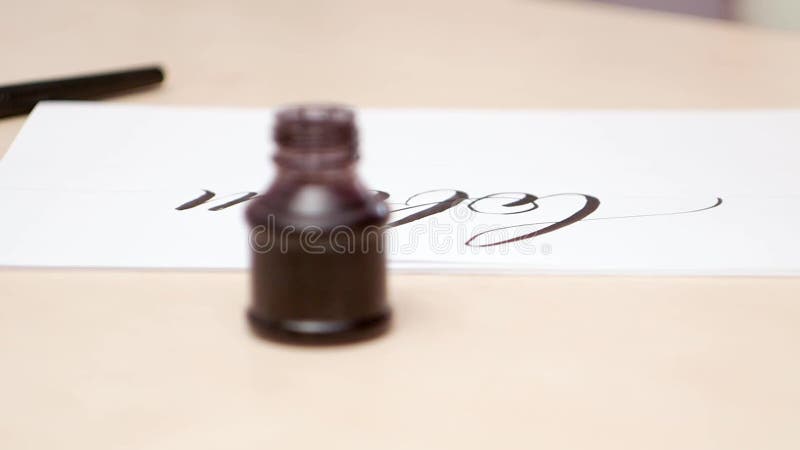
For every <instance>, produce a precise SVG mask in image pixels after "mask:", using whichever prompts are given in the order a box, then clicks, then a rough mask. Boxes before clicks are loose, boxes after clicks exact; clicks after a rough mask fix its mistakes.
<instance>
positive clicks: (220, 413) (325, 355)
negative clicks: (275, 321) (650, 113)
mask: <svg viewBox="0 0 800 450" xmlns="http://www.w3.org/2000/svg"><path fill="white" fill-rule="evenodd" d="M211 3H213V4H211ZM0 55H2V70H0V83H2V82H11V81H17V80H23V79H30V78H36V77H44V76H53V75H64V74H71V73H75V72H83V71H87V70H95V69H106V68H115V67H119V66H126V65H131V64H137V63H145V62H150V61H160V62H163V63H164V64H165V65H166V67H167V69H168V72H169V73H168V80H167V82H166V84H165V86H164V87H163V88H162V89H159V90H156V91H151V92H147V93H144V94H140V95H135V96H130V97H126V98H125V99H124V100H125V101H128V102H141V103H159V104H196V105H260V106H265V105H267V106H268V105H275V104H279V103H284V102H289V101H297V100H315V99H330V100H342V101H347V102H350V103H353V104H356V105H359V106H440V107H448V106H449V107H502V108H662V107H665V108H675V107H699V108H716V107H722V108H729V107H744V108H761V107H797V106H800V89H798V85H797V80H798V79H800V58H798V55H800V35H798V34H790V33H782V32H775V31H768V30H760V29H754V28H746V27H742V26H737V25H733V24H727V23H717V22H710V21H703V20H700V19H693V18H685V17H679V16H669V15H657V14H653V13H646V12H640V11H634V10H625V9H620V10H617V9H614V8H612V7H607V6H603V5H596V4H590V5H582V4H579V3H575V2H557V1H549V2H548V1H542V2H537V1H522V0H515V1H512V0H507V1H506V0H503V1H488V0H487V1H470V0H461V1H456V0H448V1H440V2H430V1H422V0H415V1H406V2H388V1H355V0H349V1H343V2H338V3H337V4H335V5H334V4H333V2H324V1H296V0H295V1H289V0H287V1H283V2H278V1H247V0H230V1H224V2H223V1H219V2H188V1H181V0H168V1H156V0H127V1H117V2H109V1H101V0H85V1H73V2H64V1H61V0H51V1H40V0H35V1H31V0H10V1H7V2H6V4H4V7H3V27H2V28H0ZM21 124H22V120H21V119H13V120H5V121H2V122H0V147H2V148H6V147H7V145H8V144H9V143H10V142H11V140H12V138H13V136H14V135H15V134H16V132H17V131H18V129H19V127H20V126H21ZM1 223H2V221H1V220H0V224H1ZM0 232H2V225H0ZM742 245H744V246H746V245H747V243H746V242H745V243H742ZM798 293H800V280H798V279H765V278H719V279H716V278H683V279H675V278H621V277H608V278H586V277H541V276H538V277H537V276H530V277H488V276H487V277H463V276H393V277H392V279H391V298H392V301H393V304H394V307H395V311H396V321H395V329H394V330H393V332H392V333H391V334H390V335H388V336H386V337H385V338H383V339H380V340H376V341H373V342H370V343H366V344H362V345H354V346H348V347H338V348H327V349H307V348H293V347H287V346H280V345H274V344H270V343H264V342H261V341H257V340H255V339H253V338H252V337H250V336H249V335H248V334H247V331H246V328H245V326H244V320H243V317H242V313H243V308H244V305H245V303H246V301H247V296H248V289H247V275H246V274H245V273H239V272H236V273H219V272H160V271H159V272H140V271H83V270H18V269H6V270H2V271H0V310H1V312H0V447H2V448H4V449H6V448H7V449H50V448H80V449H84V450H88V449H103V450H107V449H110V448H114V449H116V448H122V449H170V450H174V449H182V448H187V449H189V448H191V449H193V450H196V449H220V448H225V449H251V448H252V449H256V448H258V449H261V448H277V449H292V448H322V447H325V448H329V447H334V448H340V447H341V448H348V449H361V448H363V449H409V448H458V449H470V448H475V449H486V448H504V449H512V448H520V449H522V448H525V449H529V448H547V449H588V448H599V449H614V450H619V449H645V448H646V449H662V448H663V449H676V448H681V449H753V448H764V449H796V448H798V446H799V445H800V383H798V380H800V358H798V354H799V353H798V350H800V348H799V347H800V298H798V297H800V296H799V295H798Z"/></svg>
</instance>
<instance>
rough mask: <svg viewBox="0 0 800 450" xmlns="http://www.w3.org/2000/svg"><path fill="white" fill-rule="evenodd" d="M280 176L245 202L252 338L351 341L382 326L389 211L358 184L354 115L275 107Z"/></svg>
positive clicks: (311, 107)
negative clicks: (386, 232)
mask: <svg viewBox="0 0 800 450" xmlns="http://www.w3.org/2000/svg"><path fill="white" fill-rule="evenodd" d="M273 137H274V140H275V143H276V146H277V150H276V152H275V155H274V158H273V159H274V162H275V164H276V168H277V172H276V176H275V178H274V180H273V182H272V184H271V185H270V186H269V187H268V188H267V190H266V192H265V193H263V194H261V195H259V196H257V197H255V198H254V199H253V200H252V201H251V202H250V204H249V205H248V208H247V212H246V217H247V222H248V224H249V226H250V239H249V241H250V248H251V289H252V299H251V303H250V306H249V308H248V311H247V316H248V319H249V322H250V325H251V329H252V330H253V331H254V332H255V333H256V334H258V335H259V336H262V337H266V338H269V339H273V340H278V341H284V342H290V343H300V344H303V343H307V344H327V343H340V342H348V341H357V340H362V339H366V338H370V337H373V336H376V335H379V334H381V333H383V332H384V331H385V330H386V329H387V328H388V324H389V318H390V309H389V306H388V303H387V300H386V255H385V250H386V249H385V246H384V235H383V225H385V224H386V221H387V219H388V215H389V211H388V207H387V205H386V204H385V203H384V202H383V201H382V200H381V199H380V198H379V197H378V196H376V195H375V194H374V193H373V192H371V191H369V190H367V189H366V188H365V187H364V185H363V184H362V183H361V182H360V181H359V179H358V176H357V173H356V170H355V166H356V162H357V160H358V130H357V128H356V124H355V115H354V113H353V112H352V110H350V109H347V108H345V107H340V106H330V105H300V106H295V107H289V108H286V109H282V110H280V111H278V113H277V114H276V116H275V124H274V128H273Z"/></svg>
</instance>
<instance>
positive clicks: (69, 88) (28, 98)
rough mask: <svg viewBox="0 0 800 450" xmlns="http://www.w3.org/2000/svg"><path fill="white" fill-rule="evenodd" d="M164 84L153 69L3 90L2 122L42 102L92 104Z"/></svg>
mask: <svg viewBox="0 0 800 450" xmlns="http://www.w3.org/2000/svg"><path fill="white" fill-rule="evenodd" d="M163 80H164V72H163V71H162V70H161V67H158V66H153V67H141V68H136V69H128V70H120V71H115V72H105V73H98V74H92V75H83V76H77V77H71V78H61V79H51V80H41V81H34V82H31V83H19V84H12V85H8V86H0V118H2V117H9V116H15V115H18V114H26V113H28V112H30V111H31V110H32V109H33V107H34V106H36V103H38V102H39V101H41V100H91V99H97V98H103V97H109V96H112V95H116V94H123V93H126V92H129V91H132V90H136V89H139V88H143V87H145V86H150V85H154V84H158V83H161V82H162V81H163Z"/></svg>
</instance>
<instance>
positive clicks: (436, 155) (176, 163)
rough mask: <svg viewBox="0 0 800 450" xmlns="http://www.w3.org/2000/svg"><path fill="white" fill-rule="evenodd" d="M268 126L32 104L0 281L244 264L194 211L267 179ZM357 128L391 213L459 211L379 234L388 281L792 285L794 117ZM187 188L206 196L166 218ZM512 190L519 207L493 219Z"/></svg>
mask: <svg viewBox="0 0 800 450" xmlns="http://www.w3.org/2000/svg"><path fill="white" fill-rule="evenodd" d="M271 115H272V112H271V111H269V110H259V109H197V108H166V107H146V106H132V105H123V104H114V103H90V102H46V103H42V104H40V105H39V106H38V107H37V108H36V110H35V111H34V112H33V113H32V114H31V116H30V117H29V119H28V121H27V122H26V124H25V126H24V128H23V130H22V131H21V132H20V134H19V136H18V137H17V139H16V140H15V142H14V144H13V145H12V148H11V149H10V150H9V151H8V153H7V155H6V156H5V157H4V158H3V160H2V161H0V211H2V221H1V222H0V265H4V266H34V267H39V266H48V267H52V266H55V267H137V268H210V269H240V268H245V267H247V264H248V246H247V228H246V226H245V224H244V221H243V211H244V207H245V205H246V201H245V202H241V203H238V204H236V205H234V206H231V207H228V208H224V209H221V210H217V211H211V210H209V208H212V207H213V206H215V205H220V204H224V203H225V202H226V201H230V200H232V199H235V198H237V197H238V196H240V195H243V194H245V193H247V192H260V191H262V190H263V188H264V187H265V186H266V184H267V183H268V182H269V180H270V178H271V176H272V174H273V168H272V164H271V161H270V159H269V157H270V155H271V153H272V148H273V147H272V143H271V142H270V139H269V136H268V130H269V128H270V125H271V123H270V122H271ZM359 123H360V129H361V132H362V145H361V148H362V155H363V158H362V162H361V164H360V172H361V174H362V175H363V178H364V179H365V180H366V182H367V184H368V185H369V187H370V188H372V189H376V190H381V191H385V192H387V193H389V194H390V195H391V197H390V198H389V199H388V201H389V202H392V205H391V206H392V208H394V209H400V208H402V207H404V205H403V203H405V202H407V201H408V203H409V204H411V205H420V204H422V203H430V202H436V201H441V200H444V199H445V198H447V197H449V196H451V195H453V192H454V191H456V190H458V191H462V192H464V193H466V194H467V196H468V199H467V200H464V201H462V202H461V203H459V204H457V205H456V206H454V207H453V208H451V209H449V210H446V211H444V212H441V213H438V214H435V215H431V216H428V217H425V218H422V219H420V220H417V221H414V222H411V223H407V224H404V225H400V226H397V227H395V228H393V229H392V230H391V231H390V233H389V238H390V239H389V240H390V250H391V254H390V262H391V266H392V267H393V268H394V269H400V270H411V271H423V272H428V271H429V272H450V271H456V272H459V271H461V272H498V271H499V272H525V273H560V274H573V273H575V274H578V273H581V274H585V273H598V274H685V275H733V274H736V275H796V274H798V273H800V243H798V239H797V238H795V235H794V233H795V231H796V230H797V229H799V228H800V214H798V212H797V211H796V209H795V206H796V205H797V204H798V199H800V184H798V183H797V181H796V172H797V170H798V168H800V111H793V110H780V111H726V112H720V111H669V112H665V111H624V112H623V111H485V110H484V111H464V110H458V111H452V110H362V111H359ZM203 190H208V191H212V192H214V193H215V196H214V198H213V199H212V200H211V201H209V202H208V203H205V204H202V205H199V206H196V207H193V208H189V209H185V210H176V209H175V208H176V207H177V206H179V205H181V204H184V203H185V202H187V201H189V200H191V199H193V198H196V197H197V196H198V195H200V194H201V193H202V192H203ZM526 193H527V194H530V195H532V196H536V197H537V198H536V200H535V201H534V202H528V203H525V204H522V205H520V206H504V205H506V204H508V203H509V202H513V201H514V200H516V199H522V198H530V197H524V195H525V194H526ZM418 194H419V195H418ZM486 196H490V197H489V198H485V199H483V200H479V201H476V200H477V199H479V198H481V197H486ZM492 196H493V197H492ZM498 197H499V198H498ZM409 198H410V199H411V200H410V201H409ZM587 198H588V199H591V198H596V199H597V200H598V201H599V206H598V207H597V208H596V210H594V211H592V212H591V213H590V214H588V216H586V217H585V218H584V219H583V220H580V221H578V222H576V223H572V224H569V225H567V226H564V227H562V228H559V229H556V230H554V231H552V232H548V233H545V234H541V235H537V236H535V237H533V238H529V239H523V240H520V241H516V242H512V243H508V244H500V245H491V246H487V247H475V246H474V245H476V244H494V243H497V242H500V241H504V240H507V239H511V238H514V237H519V236H523V235H526V234H528V233H531V232H532V231H534V230H536V229H542V228H544V227H546V226H549V225H552V224H553V223H559V221H563V220H564V219H565V218H567V217H569V216H570V215H572V214H575V213H576V212H577V211H581V208H583V207H584V206H585V205H586V202H587ZM470 205H471V206H472V208H473V209H474V210H473V209H470ZM533 206H536V208H533ZM424 208H425V207H416V208H411V209H405V210H403V211H399V212H396V213H395V214H393V220H397V219H399V218H402V217H404V216H407V215H408V214H409V213H414V212H419V211H421V210H422V209H424ZM528 210H529V211H528ZM692 211H694V212H692ZM511 213H513V214H511ZM531 224H535V225H531ZM481 233H483V234H481ZM476 235H477V236H476ZM473 238H474V239H473ZM470 239H472V240H471V241H470ZM468 241H469V242H470V244H471V245H466V244H465V243H467V242H468Z"/></svg>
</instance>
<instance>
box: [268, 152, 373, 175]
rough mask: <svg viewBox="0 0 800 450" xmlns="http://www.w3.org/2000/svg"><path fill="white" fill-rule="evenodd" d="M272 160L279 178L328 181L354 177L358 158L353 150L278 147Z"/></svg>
mask: <svg viewBox="0 0 800 450" xmlns="http://www.w3.org/2000/svg"><path fill="white" fill-rule="evenodd" d="M273 159H274V161H275V164H276V165H277V167H278V174H279V176H281V177H284V178H286V177H288V178H302V179H325V180H329V179H341V178H352V177H355V164H356V161H357V160H358V156H357V153H356V151H355V150H354V149H352V148H347V147H330V148H315V149H308V148H303V149H297V148H293V147H286V146H280V147H278V150H277V152H276V153H275V156H274V157H273Z"/></svg>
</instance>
